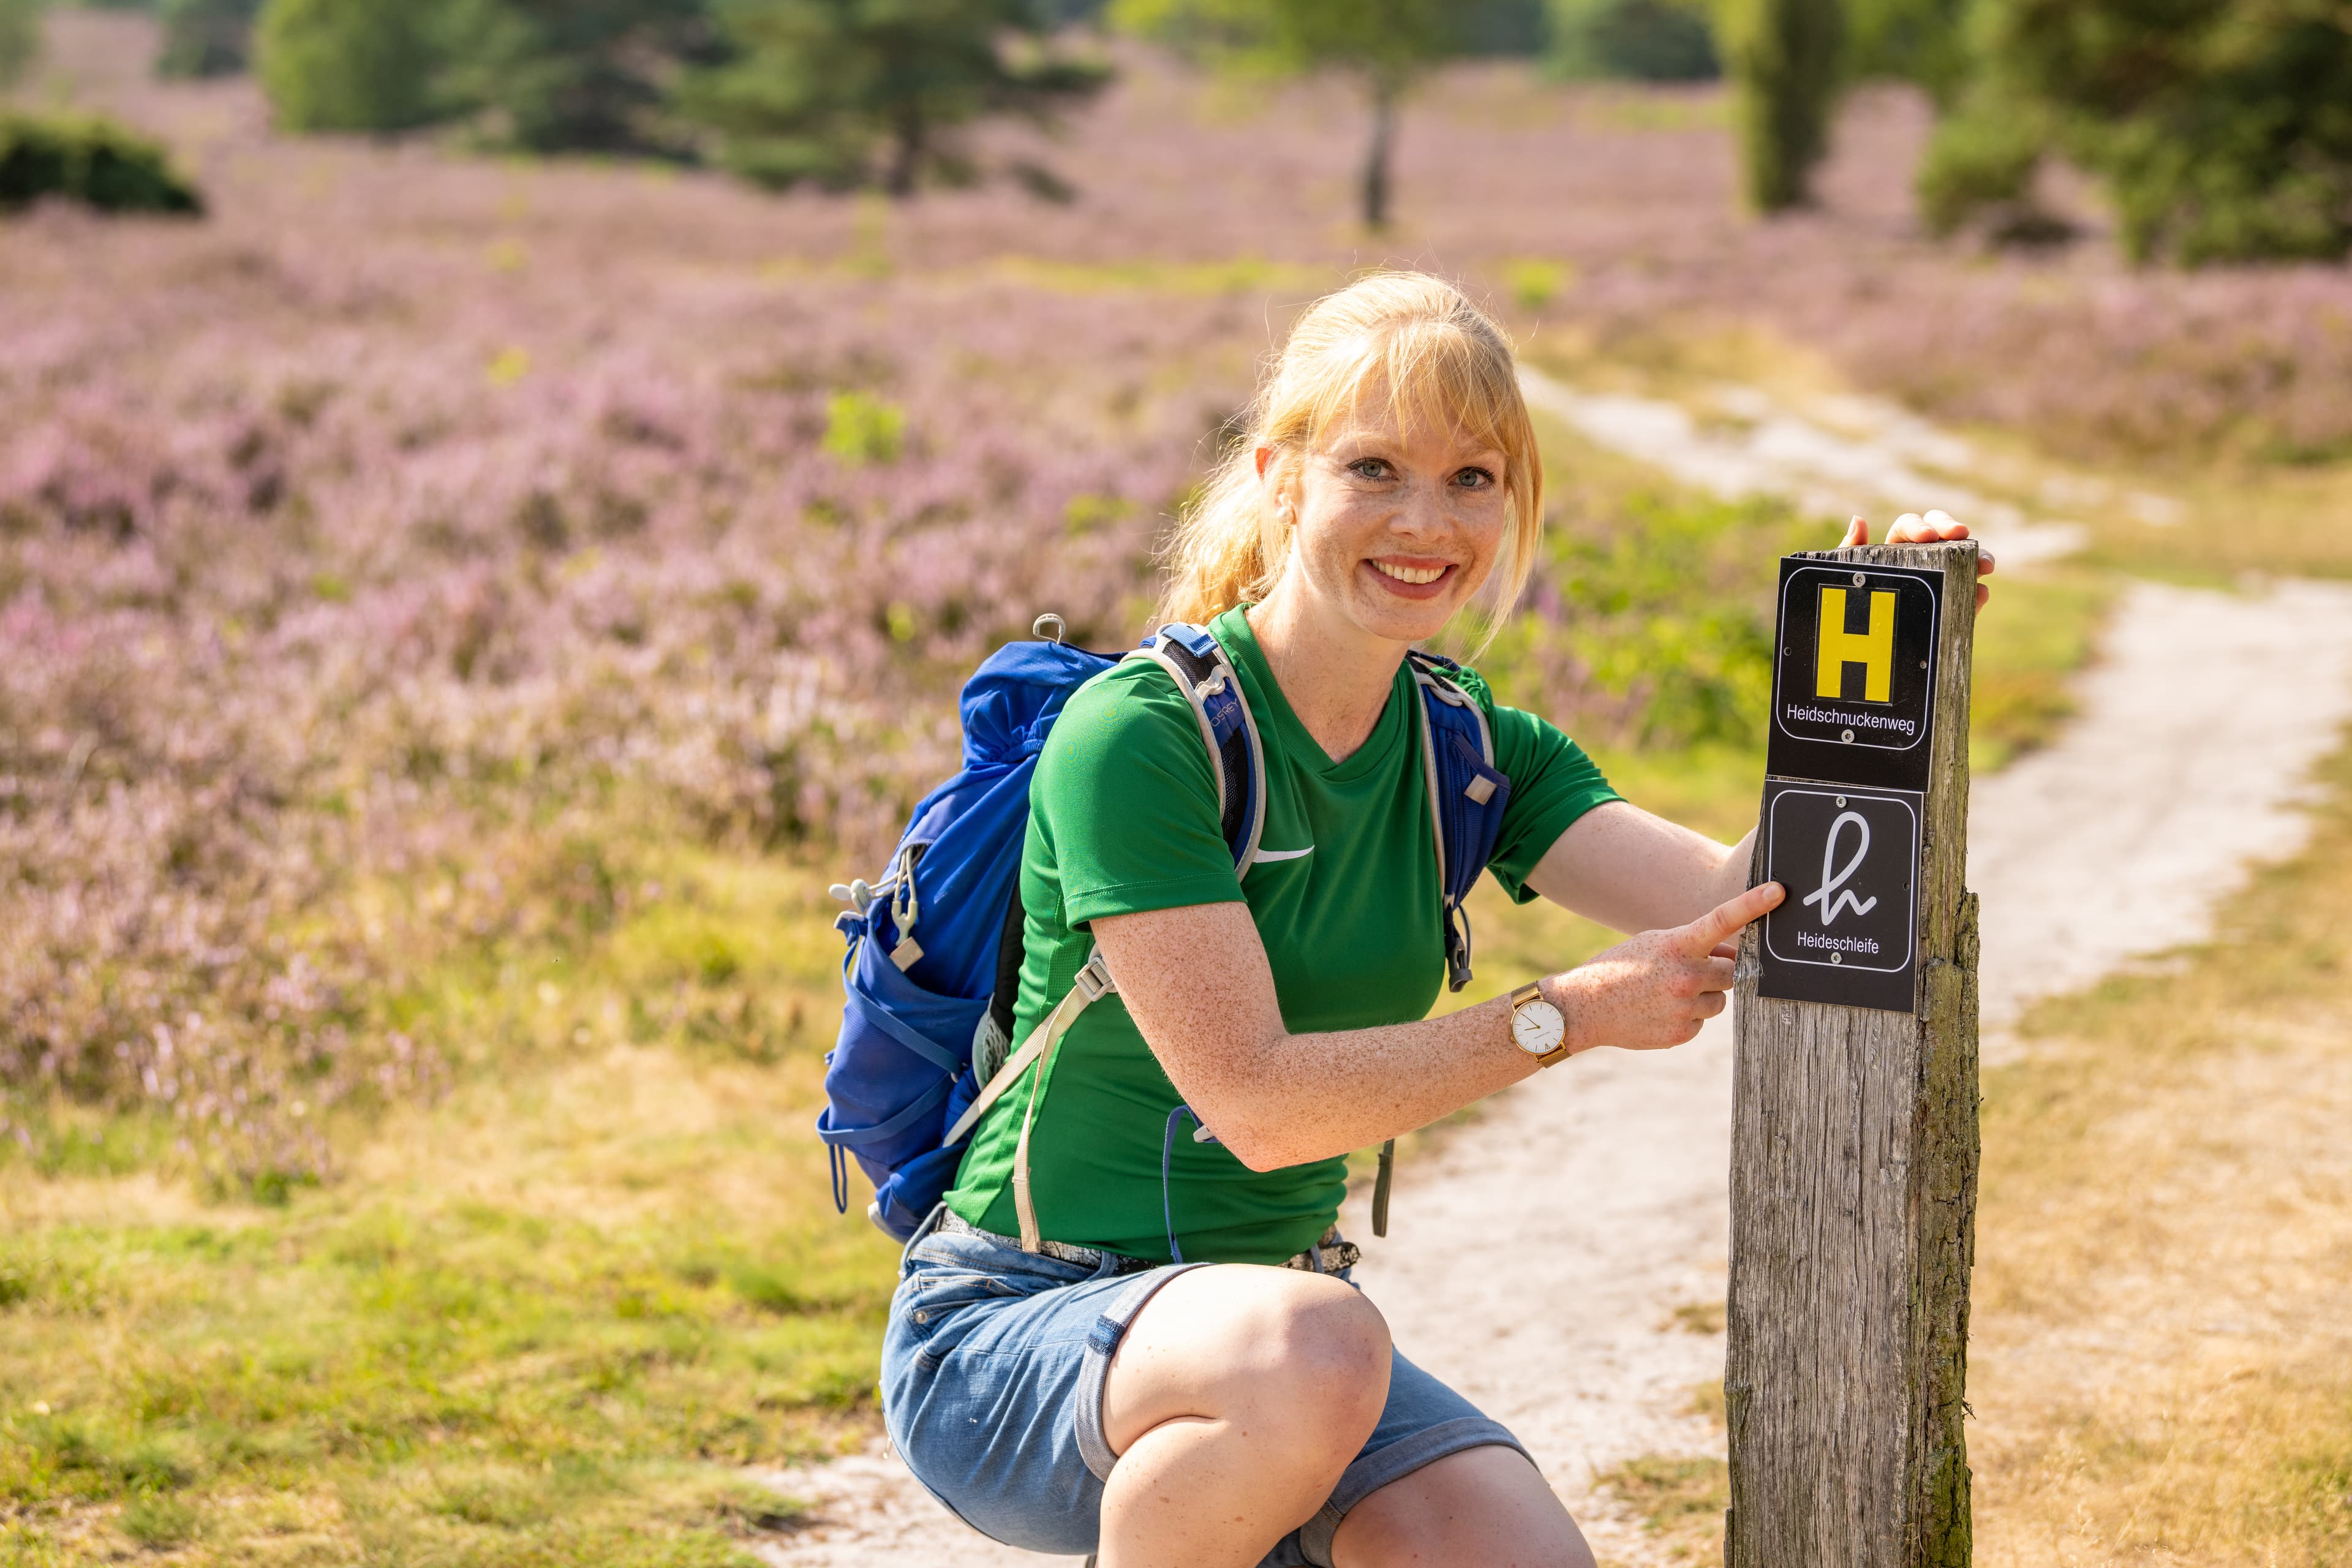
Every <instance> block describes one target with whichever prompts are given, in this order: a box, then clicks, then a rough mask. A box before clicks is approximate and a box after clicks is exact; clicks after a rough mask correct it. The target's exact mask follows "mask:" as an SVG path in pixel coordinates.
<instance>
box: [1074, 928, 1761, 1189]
mask: <svg viewBox="0 0 2352 1568" xmlns="http://www.w3.org/2000/svg"><path fill="white" fill-rule="evenodd" d="M1781 896H1782V895H1781V891H1780V887H1779V885H1778V884H1777V883H1769V882H1768V883H1766V884H1765V885H1763V886H1762V887H1759V888H1752V889H1748V891H1746V892H1744V893H1741V894H1740V895H1739V896H1738V898H1735V899H1733V900H1730V901H1729V902H1728V903H1726V904H1724V905H1722V906H1721V907H1720V908H1718V909H1716V910H1711V911H1710V912H1708V913H1707V914H1705V915H1702V916H1701V917H1699V918H1698V919H1697V920H1696V921H1692V922H1691V923H1690V924H1688V925H1684V926H1676V927H1674V928H1672V929H1670V930H1665V931H1644V932H1643V933H1642V934H1641V935H1639V936H1635V937H1632V938H1629V939H1628V940H1626V941H1625V942H1620V943H1619V944H1618V945H1617V946H1615V947H1612V948H1611V949H1610V950H1609V951H1608V952H1604V953H1601V955H1600V956H1599V957H1597V958H1595V959H1593V960H1592V961H1591V963H1584V964H1580V965H1579V966H1578V967H1577V968H1575V969H1572V970H1569V971H1567V972H1566V973H1560V974H1554V975H1551V976H1549V977H1547V978H1546V979H1544V980H1542V981H1541V982H1539V984H1541V985H1542V987H1543V994H1544V995H1545V997H1546V998H1547V999H1548V1000H1549V1001H1550V1003H1551V1004H1552V1005H1554V1006H1556V1007H1558V1008H1559V1010H1560V1012H1561V1014H1562V1016H1565V1017H1566V1019H1567V1021H1568V1045H1569V1047H1570V1050H1571V1051H1585V1050H1590V1049H1591V1048H1592V1047H1595V1046H1620V1047H1626V1048H1628V1049H1633V1050H1655V1049H1660V1048H1663V1047H1669V1046H1678V1045H1681V1044H1682V1043H1683V1042H1685V1041H1686V1040H1688V1039H1690V1038H1692V1037H1694V1036H1696V1034H1697V1033H1698V1031H1699V1026H1700V1025H1701V1024H1703V1023H1704V1022H1706V1020H1707V1019H1708V1018H1711V1017H1713V1016H1715V1015H1716V1014H1717V1013H1720V1012H1722V1011H1723V1009H1724V1006H1725V1005H1726V998H1725V993H1726V992H1727V991H1728V990H1729V989H1730V987H1731V969H1732V963H1731V960H1732V952H1733V950H1732V948H1731V946H1730V942H1731V940H1732V938H1734V937H1735V936H1737V935H1738V931H1739V930H1740V928H1741V927H1742V926H1745V925H1746V924H1747V923H1748V921H1752V920H1754V919H1756V918H1757V917H1758V916H1759V915H1761V914H1763V913H1764V912H1765V911H1766V910H1770V909H1771V908H1773V907H1774V906H1775V905H1777V904H1778V903H1780V899H1781ZM1093 931H1094V937H1095V942H1096V943H1097V945H1098V946H1099V947H1100V948H1101V950H1102V955H1103V960H1104V962H1105V963H1107V964H1108V966H1109V968H1110V973H1111V978H1112V979H1113V980H1114V981H1115V982H1117V984H1118V994H1119V996H1120V998H1121V999H1122V1000H1123V1001H1124V1002H1125V1003H1126V1005H1127V1010H1128V1013H1129V1016H1132V1017H1133V1018H1134V1020H1135V1026H1136V1027H1137V1028H1138V1029H1139V1030H1140V1031H1141V1033H1142V1035H1143V1038H1144V1040H1145V1042H1146V1043H1147V1044H1149V1045H1150V1047H1151V1051H1152V1054H1153V1055H1154V1056H1156V1057H1157V1058H1159V1059H1160V1067H1161V1068H1163V1069H1164V1070H1165V1071H1166V1072H1167V1074H1168V1077H1169V1080H1170V1081H1171V1082H1172V1083H1173V1084H1174V1085H1175V1086H1176V1089H1177V1092H1178V1093H1180V1094H1181V1095H1183V1096H1184V1100H1185V1103H1186V1104H1188V1105H1190V1106H1191V1107H1192V1110H1193V1111H1194V1112H1195V1113H1196V1114H1197V1115H1198V1116H1199V1117H1200V1118H1201V1121H1202V1123H1203V1124H1204V1125H1205V1126H1207V1127H1208V1128H1210V1129H1211V1130H1212V1131H1214V1132H1215V1133H1216V1135H1217V1138H1218V1141H1219V1142H1223V1144H1224V1145H1225V1146H1226V1147H1227V1148H1229V1149H1231V1150H1232V1151H1233V1152H1234V1157H1235V1158H1237V1159H1239V1160H1240V1161H1241V1162H1242V1163H1243V1164H1244V1165H1247V1166H1249V1167H1250V1168H1251V1169H1252V1170H1256V1171H1270V1170H1275V1169H1276V1168H1278V1167H1281V1166H1284V1165H1297V1164H1303V1163H1307V1161H1310V1160H1320V1159H1327V1158H1328V1157H1329V1156H1331V1155H1334V1154H1344V1153H1346V1152H1349V1150H1351V1149H1361V1148H1366V1147H1368V1146H1370V1145H1371V1144H1374V1143H1378V1142H1381V1140H1382V1139H1385V1138H1393V1137H1395V1136H1397V1135H1398V1134H1400V1133H1403V1132H1409V1131H1412V1129H1414V1128H1416V1127H1423V1126H1426V1125H1427V1124H1428V1123H1430V1122H1432V1121H1436V1120H1437V1119H1438V1118H1440V1117H1442V1116H1445V1115H1447V1114H1449V1113H1451V1112H1453V1111H1455V1110H1460V1109H1461V1108H1462V1107H1464V1106H1465V1105H1469V1104H1471V1103H1473V1102H1474V1101H1475V1100H1483V1099H1484V1098H1486V1096H1487V1095H1489V1094H1492V1093H1494V1092H1495V1091H1496V1089H1502V1088H1505V1087H1506V1086H1507V1085H1509V1084H1512V1083H1516V1082H1517V1081H1518V1080H1519V1079H1523V1078H1526V1077H1527V1076H1528V1075H1529V1074H1530V1073H1532V1072H1534V1071H1535V1070H1536V1064H1535V1060H1534V1058H1531V1057H1529V1056H1528V1054H1527V1053H1526V1052H1524V1051H1522V1050H1520V1049H1519V1048H1518V1047H1517V1046H1515V1045H1513V1044H1512V1043H1511V1023H1510V999H1509V998H1508V997H1507V996H1498V997H1496V999H1494V1000H1493V1001H1491V1002H1486V1003H1483V1004H1481V1005H1478V1006H1475V1007H1465V1008H1464V1009H1462V1010H1461V1011H1460V1012H1457V1013H1449V1014H1447V1015H1446V1016H1444V1017H1441V1018H1423V1019H1418V1020H1415V1021H1414V1022H1412V1023H1405V1024H1390V1025H1385V1026H1381V1027H1378V1028H1370V1029H1347V1030H1339V1031H1333V1032H1329V1033H1325V1034H1311V1035H1295V1034H1292V1033H1291V1032H1290V1031H1289V1030H1288V1029H1287V1028H1286V1026H1284V1024H1283V1021H1282V1007H1281V1005H1280V1003H1279V1001H1278V1000H1277V999H1276V994H1275V988H1274V972H1273V970H1272V969H1271V968H1270V967H1269V966H1268V964H1267V963H1266V957H1265V946H1264V945H1263V944H1262V943H1261V942H1259V940H1258V934H1257V927H1256V925H1255V923H1254V922H1253V921H1252V920H1251V918H1250V912H1249V909H1248V906H1247V905H1245V904H1241V903H1216V904H1192V905H1187V906H1185V907H1182V908H1179V909H1170V910H1149V911H1145V912H1142V913H1138V914H1126V915H1106V916H1103V917H1101V918H1099V919H1097V920H1096V921H1094V922H1093ZM1172 952H1181V953H1183V954H1185V955H1186V957H1185V959H1184V962H1183V963H1171V962H1169V959H1168V955H1169V954H1170V953H1172Z"/></svg>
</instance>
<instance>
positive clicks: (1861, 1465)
mask: <svg viewBox="0 0 2352 1568" xmlns="http://www.w3.org/2000/svg"><path fill="white" fill-rule="evenodd" d="M1820 558H1821V559H1822V560H1831V561H1850V562H1853V563H1856V564H1862V565H1881V566H1908V567H1916V568H1927V569H1930V570H1934V569H1941V570H1942V572H1943V573H1944V620H1943V628H1942V634H1941V636H1942V645H1941V647H1940V649H1939V657H1938V658H1937V671H1938V673H1937V683H1936V721H1935V735H1934V740H1933V742H1932V768H1933V773H1932V777H1931V785H1930V789H1929V792H1928V795H1927V815H1926V820H1925V824H1924V827H1923V842H1922V845H1921V849H1920V855H1921V860H1922V866H1921V878H1920V889H1919V892H1920V898H1919V911H1920V913H1919V931H1918V942H1919V949H1918V951H1919V955H1920V983H1919V997H1918V1004H1917V1010H1916V1016H1906V1015H1904V1014H1900V1013H1882V1012H1872V1011H1865V1010H1863V1009H1859V1008H1851V1007H1831V1006H1823V1005H1819V1004H1814V1003H1803V1002H1785V1001H1778V1000H1773V999H1769V998H1765V997H1760V996H1759V995H1758V994H1757V979H1758V959H1757V942H1758V939H1759V931H1758V928H1757V927H1754V926H1750V927H1749V928H1748V931H1747V933H1746V934H1745V935H1744V936H1743V937H1742V939H1741V942H1740V949H1739V964H1738V984H1737V986H1736V988H1735V991H1734V994H1733V1005H1734V1007H1735V1008H1736V1017H1735V1031H1736V1035H1737V1039H1738V1045H1737V1067H1736V1068H1735V1095H1736V1105H1735V1110H1734V1113H1733V1126H1732V1154H1731V1300H1730V1311H1729V1330H1730V1350H1729V1357H1728V1362H1727V1368H1726V1374H1725V1379H1724V1394H1725V1399H1726V1405H1727V1416H1728V1419H1729V1423H1730V1428H1731V1510H1730V1512H1729V1513H1728V1514H1727V1516H1726V1519H1725V1536H1724V1560H1725V1563H1726V1568H1961V1565H1964V1564H1966V1563H1968V1562H1969V1468H1968V1452H1967V1447H1966V1441H1965V1438H1964V1436H1963V1435H1962V1431H1961V1416H1962V1413H1963V1405H1962V1399H1963V1396H1964V1394H1965V1393H1966V1384H1967V1372H1968V1326H1969V1266H1970V1264H1971V1262H1972V1260H1973V1257H1974V1250H1975V1226H1974V1221H1975V1210H1976V1184H1977V936H1976V931H1977V924H1976V921H1977V914H1976V900H1975V897H1974V896H1973V895H1971V894H1970V893H1969V891H1968V889H1967V887H1966V885H1965V883H1966V874H1967V868H1968V811H1969V770H1968V735H1969V646H1970V641H1971V638H1972V637H1973V635H1974V628H1975V621H1976V613H1975V612H1976V599H1975V591H1974V590H1975V583H1976V561H1977V547H1976V546H1975V545H1974V544H1973V543H1964V544H1946V545H1899V546H1894V545H1881V546H1875V547H1864V548H1862V549H1856V550H1840V551H1833V552H1824V553H1823V554H1822V556H1821V557H1820ZM1761 874H1762V868H1761V863H1760V850H1759V865H1758V868H1757V870H1756V872H1755V875H1756V876H1758V877H1760V876H1761Z"/></svg>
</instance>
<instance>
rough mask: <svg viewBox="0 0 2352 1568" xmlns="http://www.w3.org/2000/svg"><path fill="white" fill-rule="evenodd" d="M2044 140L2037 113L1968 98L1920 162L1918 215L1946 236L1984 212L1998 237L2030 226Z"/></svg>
mask: <svg viewBox="0 0 2352 1568" xmlns="http://www.w3.org/2000/svg"><path fill="white" fill-rule="evenodd" d="M2047 140H2048V131H2047V128H2046V126H2044V125H2043V124H2042V121H2041V117H2040V116H2037V115H2034V114H2032V113H2031V112H2028V111H2024V110H2019V109H2018V108H2016V107H2015V106H2013V105H2011V106H2000V105H1996V104H1992V103H1983V102H1972V103H1971V104H1970V105H1969V107H1968V108H1967V109H1966V110H1963V111H1962V112H1961V113H1958V114H1957V115H1955V116H1953V117H1952V118H1951V119H1948V120H1947V121H1944V122H1943V123H1942V124H1941V125H1940V126H1938V127H1937V131H1936V138H1935V140H1934V141H1933V142H1929V143H1928V145H1927V155H1926V156H1925V157H1924V158H1922V159H1921V160H1920V163H1919V173H1918V175H1917V179H1916V188H1917V191H1918V196H1919V214H1920V216H1921V217H1922V218H1923V219H1924V220H1925V221H1926V222H1927V227H1928V228H1929V230H1930V231H1932V232H1934V233H1936V234H1938V235H1948V234H1950V233H1952V232H1953V231H1954V230H1955V229H1958V227H1960V226H1962V225H1963V224H1966V223H1968V222H1969V221H1971V220H1972V219H1975V218H1978V217H1980V216H1990V218H1991V220H1992V224H1991V226H1992V228H1993V230H1994V232H1995V233H1996V235H2002V236H2007V235H2017V234H2021V233H2022V232H2023V231H2024V230H2025V229H2026V228H2028V227H2030V226H2032V222H2033V217H2034V212H2035V209H2034V207H2033V205H2032V196H2033V177H2034V174H2035V173H2036V172H2037V171H2038V170H2039V169H2040V168H2041V165H2042V148H2043V147H2044V146H2045V145H2046V144H2047ZM2045 221H2046V220H2045Z"/></svg>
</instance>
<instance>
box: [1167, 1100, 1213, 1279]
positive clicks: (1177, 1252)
mask: <svg viewBox="0 0 2352 1568" xmlns="http://www.w3.org/2000/svg"><path fill="white" fill-rule="evenodd" d="M1188 1116H1191V1117H1192V1124H1193V1125H1194V1126H1196V1127H1198V1128H1199V1129H1200V1131H1198V1132H1195V1133H1193V1134H1192V1142H1195V1143H1213V1142H1216V1141H1217V1135H1216V1134H1215V1133H1213V1132H1212V1131H1209V1124H1208V1123H1207V1122H1205V1121H1202V1120H1201V1119H1200V1117H1199V1116H1197V1115H1194V1114H1193V1110H1192V1107H1191V1106H1189V1105H1180V1106H1178V1107H1177V1108H1176V1109H1175V1110H1171V1111H1170V1112H1169V1113H1168V1132H1167V1135H1166V1136H1165V1137H1163V1138H1161V1139H1160V1220H1161V1222H1162V1223H1163V1224H1165V1225H1166V1226H1167V1227H1168V1257H1169V1258H1170V1260H1171V1261H1172V1262H1176V1263H1181V1262H1183V1261H1184V1249H1183V1248H1182V1247H1179V1246H1177V1245H1176V1209H1175V1205H1174V1203H1173V1202H1172V1201H1171V1199H1170V1197H1169V1195H1168V1194H1169V1181H1168V1177H1169V1169H1170V1167H1171V1165H1172V1164H1173V1163H1174V1162H1175V1158H1176V1126H1177V1123H1179V1122H1181V1121H1183V1120H1184V1118H1186V1117H1188Z"/></svg>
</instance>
